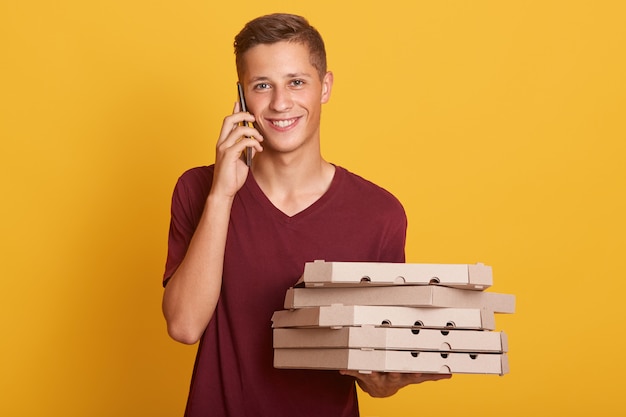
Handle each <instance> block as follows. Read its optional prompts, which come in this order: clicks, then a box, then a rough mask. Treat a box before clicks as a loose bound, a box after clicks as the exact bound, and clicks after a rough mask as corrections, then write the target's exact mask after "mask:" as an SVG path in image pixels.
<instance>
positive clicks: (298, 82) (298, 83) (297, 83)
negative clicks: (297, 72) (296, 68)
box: [291, 79, 305, 87]
mask: <svg viewBox="0 0 626 417" xmlns="http://www.w3.org/2000/svg"><path fill="white" fill-rule="evenodd" d="M304 84H305V83H304V80H301V79H295V80H292V81H291V85H292V86H293V87H302V86H303V85H304Z"/></svg>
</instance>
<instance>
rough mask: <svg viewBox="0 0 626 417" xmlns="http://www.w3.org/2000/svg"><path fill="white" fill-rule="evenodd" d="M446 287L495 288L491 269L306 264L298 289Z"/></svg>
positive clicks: (459, 266)
mask: <svg viewBox="0 0 626 417" xmlns="http://www.w3.org/2000/svg"><path fill="white" fill-rule="evenodd" d="M429 284H436V285H443V286H447V287H456V288H463V289H473V290H484V289H486V288H489V287H490V286H491V285H493V277H492V270H491V267H490V266H486V265H484V264H481V263H477V264H416V263H382V262H326V261H321V260H320V261H315V262H307V263H306V264H305V265H304V273H303V274H302V277H301V278H300V279H299V280H298V282H297V283H296V285H295V286H297V287H305V286H306V287H322V286H323V287H341V286H376V285H429Z"/></svg>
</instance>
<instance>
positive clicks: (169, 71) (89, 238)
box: [0, 0, 626, 417]
mask: <svg viewBox="0 0 626 417" xmlns="http://www.w3.org/2000/svg"><path fill="white" fill-rule="evenodd" d="M294 4H295V2H293V1H291V0H289V1H271V0H270V1H258V2H213V1H209V0H204V1H200V0H179V1H148V0H136V1H126V0H124V1H122V0H108V1H104V0H95V1H82V0H81V1H79V0H59V1H44V0H30V1H29V0H1V1H0V137H1V145H0V146H1V148H0V178H1V179H0V181H1V184H0V185H1V188H0V192H1V199H2V200H1V201H2V204H1V205H0V219H1V220H0V224H1V230H0V233H1V239H0V257H1V263H0V265H1V270H2V277H3V278H2V286H1V296H0V297H1V301H0V317H1V320H2V324H1V328H0V334H1V335H2V336H1V344H0V415H3V416H48V415H64V416H67V417H73V416H107V417H108V416H131V415H132V416H177V415H181V413H182V411H183V408H184V403H185V399H186V394H187V389H188V383H189V377H190V375H191V369H192V362H193V358H194V354H195V347H188V346H184V345H181V344H177V343H175V342H173V341H171V340H169V339H168V337H167V335H166V331H165V326H164V320H163V319H162V316H161V312H160V299H161V292H162V289H161V274H162V271H163V265H164V260H165V254H166V239H167V229H168V222H169V212H168V211H169V203H170V196H171V191H172V188H173V186H174V183H175V181H176V179H177V177H178V175H179V174H181V173H182V172H183V171H184V170H185V169H187V168H189V167H192V166H197V165H202V164H208V163H211V162H212V160H213V148H214V142H215V139H216V138H217V132H218V129H219V126H220V125H221V120H222V119H223V117H224V116H225V115H226V114H227V113H228V112H230V111H231V109H232V105H233V103H234V101H235V99H236V94H235V71H234V63H233V53H232V38H233V36H234V35H235V33H236V32H237V31H238V30H239V29H240V28H241V26H242V25H243V24H244V23H245V22H246V21H248V20H249V19H251V18H253V17H256V16H257V15H260V14H265V13H269V12H275V11H288V12H295V13H300V14H304V15H306V16H307V17H308V18H309V19H310V21H311V22H312V24H313V25H315V26H316V27H317V28H318V29H319V30H320V31H321V32H322V34H323V35H324V37H325V40H326V43H327V47H328V54H329V66H330V68H331V69H332V70H333V71H334V73H335V88H334V92H333V97H332V99H331V102H330V103H329V104H328V105H327V106H326V107H325V108H324V121H323V147H324V153H325V155H326V157H327V159H329V160H330V161H332V162H335V163H339V164H341V165H343V166H345V167H347V168H348V169H350V170H352V171H354V172H357V173H359V174H361V175H363V176H365V177H367V178H369V179H371V180H373V181H375V182H377V183H379V184H381V185H382V186H384V187H386V188H387V189H389V190H390V191H392V192H393V193H395V194H396V195H397V196H398V197H399V198H400V199H401V201H402V202H403V203H404V205H405V208H406V210H407V213H408V217H409V236H408V245H407V260H408V261H410V262H441V263H473V262H484V263H486V264H489V265H492V266H493V270H494V284H495V285H494V287H493V291H497V292H504V293H512V294H515V295H516V296H517V300H518V305H517V312H516V313H515V314H513V315H499V316H497V318H496V323H497V325H498V327H499V329H502V330H505V331H506V332H507V333H508V335H509V339H510V365H511V373H510V374H508V375H506V376H504V377H498V376H478V375H457V376H455V377H453V378H452V379H451V380H449V381H442V382H438V383H431V384H424V385H421V386H412V387H408V388H406V389H404V390H402V391H401V392H400V393H399V394H398V395H396V396H395V397H392V398H388V399H376V400H373V399H370V398H368V397H366V396H363V400H362V414H363V416H365V417H368V416H379V417H383V416H385V417H394V416H398V417H399V416H413V415H441V416H447V415H464V416H482V417H487V416H500V415H507V416H529V415H553V416H589V415H594V416H616V415H624V414H625V413H626V405H625V403H624V401H623V398H622V396H623V381H624V371H626V369H625V365H624V364H625V360H624V355H625V348H626V346H625V344H624V337H623V334H622V333H623V332H624V325H625V324H626V323H625V320H624V315H625V313H624V309H623V307H624V294H625V291H626V285H625V284H624V272H625V270H626V269H625V268H626V267H625V266H624V260H625V256H624V249H625V248H626V241H625V236H626V221H625V219H624V213H625V212H626V204H625V202H624V201H625V198H624V193H625V185H626V184H625V178H626V161H625V158H626V145H625V143H626V127H625V126H626V123H625V117H624V116H625V110H626V81H625V77H624V75H625V74H626V60H625V52H626V51H625V45H626V29H625V28H626V25H625V24H624V18H625V17H626V7H625V6H624V2H621V1H617V0H616V1H593V2H592V1H498V0H494V1H409V0H406V1H390V2H382V3H381V2H379V1H364V0H359V1H335V0H333V1H319V0H318V1H314V2H306V3H305V4H303V5H297V6H296V5H294ZM364 204H367V202H364ZM312 394H313V395H314V393H312ZM435 413H436V414H435Z"/></svg>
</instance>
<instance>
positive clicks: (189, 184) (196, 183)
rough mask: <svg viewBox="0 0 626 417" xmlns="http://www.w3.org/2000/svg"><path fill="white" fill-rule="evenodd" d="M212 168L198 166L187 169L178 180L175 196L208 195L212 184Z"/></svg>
mask: <svg viewBox="0 0 626 417" xmlns="http://www.w3.org/2000/svg"><path fill="white" fill-rule="evenodd" d="M213 169H214V166H213V165H210V166H200V167H195V168H191V169H188V170H187V171H185V172H183V174H182V175H181V176H180V177H179V178H178V181H177V182H176V187H175V189H174V193H175V194H187V195H205V196H206V195H208V193H209V191H210V189H211V184H212V183H213Z"/></svg>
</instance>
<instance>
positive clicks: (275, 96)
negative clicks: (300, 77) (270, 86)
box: [270, 87, 293, 112]
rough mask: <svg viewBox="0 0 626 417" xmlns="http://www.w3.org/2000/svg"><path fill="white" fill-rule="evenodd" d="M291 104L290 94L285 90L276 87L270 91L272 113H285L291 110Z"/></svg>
mask: <svg viewBox="0 0 626 417" xmlns="http://www.w3.org/2000/svg"><path fill="white" fill-rule="evenodd" d="M292 106H293V102H292V101H291V94H290V93H289V91H288V90H287V89H286V88H279V87H276V88H274V90H273V91H272V101H271V102H270V108H271V109H272V110H273V111H277V112H285V111H288V110H290V109H291V107H292Z"/></svg>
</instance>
